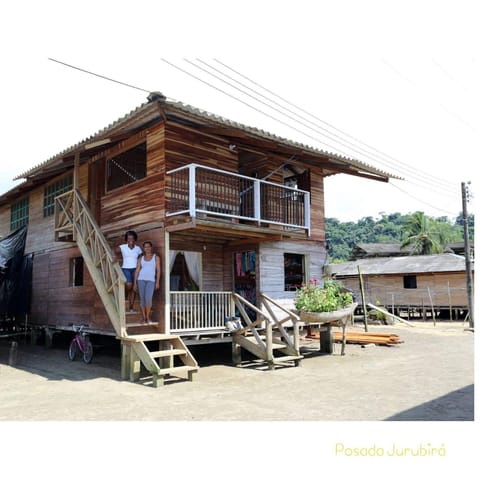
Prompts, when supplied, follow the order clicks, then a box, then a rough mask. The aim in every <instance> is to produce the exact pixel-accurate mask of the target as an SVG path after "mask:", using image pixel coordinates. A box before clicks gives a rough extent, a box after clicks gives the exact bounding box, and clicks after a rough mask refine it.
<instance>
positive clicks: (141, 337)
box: [122, 324, 178, 343]
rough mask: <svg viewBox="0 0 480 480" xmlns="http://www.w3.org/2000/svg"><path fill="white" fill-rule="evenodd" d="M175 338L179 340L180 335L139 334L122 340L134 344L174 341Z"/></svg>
mask: <svg viewBox="0 0 480 480" xmlns="http://www.w3.org/2000/svg"><path fill="white" fill-rule="evenodd" d="M144 325H145V324H144ZM150 325H152V324H150ZM175 338H178V335H168V334H165V333H139V334H134V335H128V336H127V337H124V338H122V341H126V342H132V343H133V342H153V341H155V340H173V339H175Z"/></svg>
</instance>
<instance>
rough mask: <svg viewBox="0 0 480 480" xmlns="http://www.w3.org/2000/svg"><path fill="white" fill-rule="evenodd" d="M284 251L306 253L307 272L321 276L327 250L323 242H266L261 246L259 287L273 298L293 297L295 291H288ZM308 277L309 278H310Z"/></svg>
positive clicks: (311, 276) (315, 276) (313, 275)
mask: <svg viewBox="0 0 480 480" xmlns="http://www.w3.org/2000/svg"><path fill="white" fill-rule="evenodd" d="M284 253H298V254H302V255H306V259H305V260H306V263H307V265H306V273H307V275H308V277H309V278H321V277H322V271H323V266H324V264H325V261H326V251H325V248H324V246H323V244H322V243H321V242H313V241H310V242H309V241H304V242H292V241H288V242H265V243H261V244H260V246H259V265H258V268H259V275H258V277H259V278H258V280H257V281H258V288H259V291H260V292H264V293H266V294H267V295H269V296H270V297H272V298H273V299H276V300H282V299H283V300H284V299H293V298H294V297H295V292H286V291H285V290H284V288H285V281H284V277H285V270H284V267H285V266H284V256H283V255H284ZM309 278H307V280H308V279H309Z"/></svg>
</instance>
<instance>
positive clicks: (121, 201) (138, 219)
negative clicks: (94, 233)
mask: <svg viewBox="0 0 480 480" xmlns="http://www.w3.org/2000/svg"><path fill="white" fill-rule="evenodd" d="M146 142H147V175H146V177H145V178H143V179H141V180H138V181H136V182H134V183H131V184H129V185H125V186H123V187H120V188H116V189H115V190H112V191H111V192H108V193H107V194H106V195H104V196H103V198H102V207H101V227H102V231H103V232H104V233H105V234H107V235H108V234H114V233H117V232H121V231H125V230H129V229H133V230H136V229H138V228H139V227H141V226H142V225H147V224H157V225H159V224H161V223H162V222H163V217H164V213H165V210H164V204H165V202H164V191H165V162H164V149H163V146H164V142H165V126H164V124H163V123H161V124H158V125H155V126H154V127H152V128H150V129H148V130H147V132H146Z"/></svg>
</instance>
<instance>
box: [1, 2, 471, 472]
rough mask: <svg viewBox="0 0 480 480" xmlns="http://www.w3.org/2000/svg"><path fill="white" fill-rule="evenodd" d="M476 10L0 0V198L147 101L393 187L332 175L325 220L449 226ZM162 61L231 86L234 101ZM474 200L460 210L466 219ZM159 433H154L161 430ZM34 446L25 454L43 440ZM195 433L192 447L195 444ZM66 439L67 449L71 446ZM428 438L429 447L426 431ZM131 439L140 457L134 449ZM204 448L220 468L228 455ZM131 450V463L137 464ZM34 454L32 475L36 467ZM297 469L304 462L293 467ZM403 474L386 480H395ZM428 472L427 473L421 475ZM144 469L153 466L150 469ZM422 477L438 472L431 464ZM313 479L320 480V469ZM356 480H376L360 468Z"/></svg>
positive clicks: (465, 144)
mask: <svg viewBox="0 0 480 480" xmlns="http://www.w3.org/2000/svg"><path fill="white" fill-rule="evenodd" d="M476 9H477V7H476V2H475V1H464V0H456V1H455V2H453V1H442V0H440V1H435V2H433V1H422V0H416V1H411V0H404V1H401V2H399V1H398V2H394V1H385V0H384V1H373V0H364V1H361V2H360V1H351V0H350V1H346V0H335V1H333V0H332V1H322V0H318V1H311V2H308V1H305V0H296V1H295V2H292V1H284V0H277V1H276V2H267V1H261V0H256V1H251V0H243V1H242V2H226V1H223V2H221V1H169V2H164V1H142V0H137V1H135V2H131V1H130V2H127V1H125V0H117V1H115V2H113V1H101V0H95V1H91V0H84V1H82V2H66V1H62V2H61V1H51V0H43V1H42V2H35V1H28V0H27V1H21V0H19V1H16V2H2V4H1V6H0V22H1V24H0V25H1V28H0V41H1V45H2V54H1V57H0V58H1V62H2V65H1V67H2V68H1V70H2V77H1V84H2V88H1V89H0V105H1V108H2V110H1V115H0V122H1V132H2V154H1V162H0V192H1V193H3V192H5V191H7V190H8V189H9V188H11V187H12V186H14V185H15V184H16V183H18V182H16V183H14V182H12V178H13V177H15V176H17V175H19V174H21V173H22V172H24V171H26V170H28V169H30V168H31V167H33V166H35V165H38V164H39V163H41V162H43V161H45V160H47V159H49V158H50V157H52V156H53V155H55V154H57V153H59V152H60V151H62V150H64V149H66V148H68V147H70V146H72V145H73V144H75V143H77V142H79V141H81V140H83V139H84V138H86V137H88V136H90V135H92V134H94V133H95V132H97V131H98V130H100V129H102V128H104V127H106V126H107V125H109V124H110V123H111V122H113V121H115V120H116V119H118V118H119V117H121V116H123V115H125V114H126V113H128V112H129V111H131V110H132V109H134V108H136V107H137V106H139V105H140V104H142V103H143V102H144V101H145V100H146V97H147V92H148V91H155V90H156V91H161V92H162V93H163V94H164V95H166V96H167V97H168V98H171V99H174V100H179V101H182V102H184V103H188V104H190V105H193V106H195V107H198V108H202V109H205V110H207V111H209V112H212V113H215V114H218V115H222V116H225V117H227V118H229V119H232V120H235V121H238V122H242V123H245V124H247V125H251V126H255V127H259V128H262V129H264V130H267V131H269V132H271V133H275V134H277V135H280V136H284V137H287V138H289V139H292V140H297V141H300V142H302V143H306V144H309V145H312V146H316V147H318V148H321V149H324V150H327V151H330V152H333V153H339V154H341V155H345V154H347V155H349V156H353V157H355V158H358V159H359V160H362V161H364V162H366V163H368V164H370V165H373V166H376V167H378V168H381V169H382V170H385V171H387V172H390V173H393V174H396V175H399V176H401V177H405V180H403V181H392V182H391V183H389V184H382V183H379V182H374V181H369V180H364V179H360V178H357V177H349V176H345V175H337V176H334V177H332V178H328V179H327V180H326V182H325V203H326V215H327V216H328V217H335V218H338V219H339V220H341V221H356V220H358V219H360V218H363V217H368V216H371V217H374V218H379V217H380V216H381V214H382V212H383V213H394V212H400V213H405V214H406V213H410V212H414V211H417V210H421V211H424V212H425V213H426V214H428V215H432V216H435V217H437V216H447V217H449V218H454V217H455V216H456V215H458V214H459V212H460V210H461V204H462V202H461V193H460V184H461V182H469V181H471V182H472V183H471V185H470V187H469V188H470V192H471V193H472V194H473V195H475V193H476V192H475V190H476V182H475V180H476V179H475V178H474V174H473V167H474V165H475V164H476V163H477V162H478V158H479V152H480V145H479V133H480V120H479V112H480V97H479V88H478V86H479V85H480V59H479V51H480V49H479V45H480V38H479V36H480V29H479V28H478V18H479V17H478V14H477V11H476ZM49 58H52V59H55V60H59V61H61V62H65V63H68V64H70V65H74V66H76V67H79V68H82V69H85V70H88V71H91V72H94V73H97V74H99V75H103V76H106V77H109V78H111V79H114V80H117V81H120V82H124V83H126V84H129V85H131V86H133V87H136V88H132V87H127V86H125V85H121V84H119V83H114V82H112V81H107V80H105V79H102V78H99V77H97V76H93V75H89V74H86V73H83V72H80V71H79V70H76V69H72V68H68V67H65V66H64V65H61V64H59V63H57V62H54V61H52V60H49ZM162 59H165V60H167V61H168V62H170V64H168V63H166V62H165V61H163V60H162ZM196 59H200V60H201V61H203V62H206V63H207V64H209V65H212V66H215V67H216V68H219V67H221V64H220V63H218V62H217V60H218V61H220V62H222V64H223V65H227V66H228V67H230V68H231V69H234V70H236V71H237V72H240V73H241V74H242V75H244V76H245V77H248V78H249V79H251V80H254V81H255V82H256V84H257V86H254V85H253V84H251V83H248V85H249V86H250V87H254V90H255V91H257V92H258V91H260V92H263V94H264V95H267V92H266V91H265V90H261V89H260V87H258V85H261V86H262V87H264V88H267V89H268V90H270V91H271V92H275V94H277V95H279V97H281V98H282V99H285V100H287V101H288V102H290V104H289V107H288V108H290V109H291V108H294V107H292V106H291V104H293V105H295V106H298V107H301V108H302V110H303V112H302V113H301V115H302V116H307V118H308V121H307V122H308V123H307V125H308V126H309V127H307V126H305V125H302V124H299V123H298V122H296V121H294V120H292V119H289V118H287V117H285V116H282V115H281V114H279V113H278V112H275V111H273V110H272V109H269V108H267V107H266V106H265V105H262V104H259V103H258V102H256V101H254V100H253V99H252V98H250V97H247V96H245V94H242V93H240V92H238V91H235V90H233V89H231V88H229V87H228V86H227V85H225V84H223V83H221V82H219V81H218V80H216V79H214V78H213V77H211V76H209V75H207V74H206V73H205V72H202V71H201V70H199V69H198V68H197V67H195V66H193V65H192V64H191V63H188V61H189V62H193V63H195V64H196V65H203V66H204V67H205V64H200V63H199V61H198V60H196ZM187 60H188V61H187ZM171 64H174V65H176V66H177V67H180V68H182V69H184V70H187V71H189V72H190V73H191V74H194V75H196V76H199V77H201V78H202V79H203V80H204V81H207V82H209V83H212V84H215V85H216V86H217V88H221V89H225V90H228V91H229V92H230V94H231V95H235V96H238V97H239V98H240V99H241V100H242V101H243V102H244V103H241V102H239V101H238V100H234V99H233V98H231V97H229V96H226V95H225V94H223V93H221V92H220V91H218V90H216V89H214V88H211V87H210V86H208V85H206V84H205V83H202V82H201V81H199V80H196V79H194V78H192V77H191V76H189V75H187V74H185V73H183V72H181V71H180V70H178V69H177V68H175V67H173V66H172V65H171ZM206 68H207V69H208V67H206ZM225 68H226V67H222V71H223V72H224V73H226V72H227V70H226V69H225ZM210 71H212V70H211V69H210ZM229 74H232V72H231V70H230V71H229ZM223 78H225V77H223ZM235 78H237V79H238V78H239V77H238V76H237V77H235ZM242 81H244V80H242ZM237 85H238V84H237ZM249 92H250V93H252V92H251V91H250V90H249ZM257 98H258V97H257ZM269 98H271V97H269ZM275 98H276V101H278V102H280V103H281V104H282V105H283V106H285V103H284V102H283V101H282V100H280V99H279V98H278V97H275ZM245 103H247V104H251V105H252V106H255V109H253V108H251V106H248V105H246V104H245ZM269 104H270V105H271V103H269ZM259 110H260V111H259ZM262 111H263V113H262ZM282 111H283V112H285V110H283V109H282ZM295 112H296V113H299V110H297V109H295ZM305 112H307V113H305ZM265 113H267V114H268V115H265ZM310 115H314V116H315V118H313V117H311V116H310ZM272 117H275V118H272ZM295 118H297V119H298V117H295ZM279 120H280V121H279ZM312 120H313V121H314V125H312V123H311V121H312ZM301 121H302V122H304V123H305V120H301ZM286 124H287V125H286ZM312 126H313V128H314V130H312V129H311V128H310V127H312ZM332 128H334V130H332ZM324 129H327V132H326V131H325V130H324ZM332 132H333V134H334V135H332ZM325 134H327V135H329V136H330V137H331V138H327V137H326V136H325ZM345 134H348V136H345ZM339 137H340V138H339ZM332 138H333V139H332ZM353 139H355V140H353ZM339 141H340V142H341V143H339ZM358 141H360V142H361V143H358ZM372 148H373V149H374V150H372ZM352 149H353V150H352ZM418 184H420V186H418ZM425 186H428V188H425ZM474 202H475V200H474V199H472V200H471V202H470V203H469V210H470V211H473V209H474V207H475V203H474ZM306 415H307V412H306ZM57 427H58V428H60V427H59V426H57ZM208 427H209V428H213V427H212V426H211V425H208ZM417 427H418V428H416V427H414V426H412V425H410V426H409V430H408V432H422V433H423V434H425V432H430V430H426V429H425V427H424V426H417ZM52 428H53V427H52ZM164 428H167V427H166V426H165V425H162V426H161V427H159V428H158V431H159V432H160V430H161V429H164ZM388 428H389V429H390V430H391V426H388ZM450 428H451V429H450V430H449V440H451V441H453V440H458V441H459V442H460V441H461V440H462V438H465V437H464V432H463V430H457V429H454V428H453V427H450ZM310 429H312V430H314V429H316V426H312V425H311V426H310ZM226 430H227V431H228V432H230V433H231V432H232V431H231V430H228V429H226ZM390 430H389V431H390ZM251 431H252V430H249V429H248V424H247V425H246V426H245V427H242V426H241V425H238V426H237V430H236V431H235V435H233V438H234V439H235V438H236V439H237V442H234V443H232V444H231V448H232V452H233V456H234V457H235V455H236V454H238V452H239V450H240V451H241V446H240V444H239V443H241V441H242V440H244V441H245V442H249V438H250V437H249V435H251ZM320 431H321V430H320ZM324 431H325V430H324ZM384 431H385V430H384V429H383V428H381V427H380V426H378V425H377V426H373V427H369V429H368V432H367V431H364V432H363V433H364V434H365V435H366V437H368V439H369V441H378V440H379V439H380V438H381V435H382V434H383V433H382V432H384ZM15 432H17V430H13V429H12V430H11V431H10V435H11V436H10V437H8V438H10V441H11V443H12V444H17V445H18V444H19V442H24V441H25V437H22V439H21V440H20V439H19V438H17V435H18V433H15ZM222 432H223V430H222ZM345 432H346V430H345V428H338V429H337V430H336V437H339V436H340V438H342V435H346V433H345ZM31 434H32V437H31V438H32V441H33V439H36V442H37V443H36V445H37V448H38V445H39V443H40V442H41V438H42V437H41V435H42V429H40V430H38V431H34V432H31ZM63 434H64V432H62V431H60V435H63ZM198 435H200V434H199V433H196V435H195V436H194V438H197V439H198V438H200V437H199V436H198ZM405 435H407V433H406V430H403V429H402V430H399V431H398V433H397V437H396V438H397V439H398V440H406V441H409V437H406V436H405ZM320 437H321V435H320V436H319V437H318V438H317V441H318V442H319V444H320V443H321V442H323V444H322V445H325V442H326V441H327V440H326V438H325V437H321V438H322V439H321V438H320ZM427 437H428V435H427ZM63 438H69V442H70V438H71V436H70V435H69V436H68V437H67V436H65V437H63ZM101 438H102V437H101V436H99V437H98V438H97V437H92V436H90V437H89V439H88V441H89V442H90V443H89V444H90V445H93V444H95V445H96V442H100V440H101ZM122 438H123V437H122ZM132 438H133V437H132ZM163 438H165V437H163ZM167 438H168V437H167ZM254 438H255V440H258V438H259V437H254ZM428 438H432V439H435V433H432V436H431V437H428ZM428 438H427V439H428ZM12 439H13V440H12ZM109 440H110V444H109V445H110V448H112V446H115V447H116V449H115V450H113V449H112V452H111V455H112V458H113V457H116V458H121V457H122V455H123V454H124V453H126V452H125V450H124V449H125V447H127V445H128V442H127V443H126V444H125V443H124V444H123V445H122V444H121V443H119V442H120V440H121V439H120V438H119V439H118V440H117V441H113V440H112V439H109ZM160 440H161V437H159V439H158V441H157V442H156V445H157V446H158V448H159V450H162V448H165V445H164V446H163V447H162V444H161V441H160ZM250 440H251V438H250ZM92 442H93V443H92ZM135 442H136V440H134V443H135ZM140 443H141V442H138V445H137V446H138V448H139V449H138V452H139V451H143V450H144V446H142V445H140ZM200 443H201V442H200ZM200 443H197V446H198V448H201V447H202V445H201V444H200ZM216 445H217V449H218V450H217V451H218V452H221V454H222V455H223V456H224V458H228V449H227V444H225V445H224V444H222V445H219V444H218V442H216ZM309 445H310V447H311V446H312V445H313V444H308V445H303V447H302V446H299V451H302V452H304V453H305V452H306V450H305V449H306V448H307V447H308V451H309V452H310V451H311V453H312V454H314V451H313V450H311V448H310V447H309ZM412 446H414V445H412ZM60 447H61V448H67V446H66V445H61V446H59V448H60ZM106 448H107V446H106V445H105V442H103V443H101V444H100V443H99V449H101V450H102V451H105V450H104V449H106ZM267 448H268V446H267V445H264V446H259V447H258V449H257V453H258V454H259V455H260V456H262V454H263V453H265V451H266V450H265V449H267ZM325 448H326V447H324V448H323V450H321V449H320V452H321V453H320V455H322V454H323V455H324V457H325V458H324V462H325V465H327V464H328V465H332V462H333V463H334V462H335V461H336V460H335V459H332V458H331V456H330V457H329V455H328V454H327V452H326V450H325ZM89 450H90V451H92V450H94V448H90V449H89ZM37 451H38V452H41V451H42V450H37ZM19 452H21V450H19ZM138 452H137V453H134V454H133V457H135V458H137V455H138V454H139V453H138ZM273 453H275V452H272V454H273ZM276 453H278V452H276ZM12 454H13V452H12ZM64 454H65V455H64V456H65V457H66V458H68V451H65V452H64ZM37 455H38V464H42V462H43V457H41V456H39V455H40V453H38V454H37ZM129 455H131V454H130V453H129ZM29 458H36V457H29ZM71 459H72V460H74V459H75V456H74V455H71ZM18 461H19V462H21V461H22V460H21V459H20V458H19V459H18ZM277 461H279V462H282V458H281V457H279V458H278V460H277ZM299 461H301V462H308V459H307V458H306V457H305V456H302V455H301V456H300V457H299ZM432 462H433V460H432ZM17 463H18V462H17ZM147 463H148V462H147ZM38 464H37V465H38ZM405 465H406V463H405V464H404V465H403V466H399V470H398V471H401V472H404V470H403V469H404V468H407V467H406V466H405ZM432 465H433V463H432V464H430V467H429V468H427V470H426V471H429V472H430V473H431V472H432ZM151 466H153V469H154V470H157V469H158V470H161V469H162V468H163V467H161V468H160V465H159V464H158V463H155V462H154V464H152V465H151ZM424 466H425V467H426V466H427V465H426V464H424ZM184 467H186V465H184ZM433 467H435V469H437V467H438V468H439V469H440V470H441V466H439V465H437V464H436V463H435V465H433ZM315 471H316V472H317V473H318V474H319V475H320V473H321V472H322V468H321V465H318V469H317V467H315ZM162 472H163V470H162ZM337 472H338V470H337ZM158 473H159V474H160V471H159V472H158ZM369 478H375V477H374V476H372V470H369Z"/></svg>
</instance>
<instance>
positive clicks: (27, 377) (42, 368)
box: [0, 321, 474, 421]
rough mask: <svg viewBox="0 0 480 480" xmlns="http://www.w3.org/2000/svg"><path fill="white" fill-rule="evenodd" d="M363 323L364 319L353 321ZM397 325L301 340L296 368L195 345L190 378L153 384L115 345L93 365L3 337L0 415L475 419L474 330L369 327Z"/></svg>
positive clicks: (60, 350)
mask: <svg viewBox="0 0 480 480" xmlns="http://www.w3.org/2000/svg"><path fill="white" fill-rule="evenodd" d="M352 329H355V330H358V331H362V327H361V326H356V327H351V328H350V330H352ZM369 330H370V331H372V332H384V333H396V334H398V335H399V336H400V339H401V340H403V342H404V343H401V344H400V345H395V346H391V347H385V346H369V347H366V348H362V347H361V346H359V345H350V344H349V345H347V348H346V355H345V356H343V357H342V356H341V355H340V345H336V346H335V352H334V354H333V355H322V354H320V353H319V352H318V346H319V345H318V341H316V340H309V339H305V338H304V339H302V353H303V354H304V356H305V359H304V360H303V361H302V364H301V366H300V367H298V368H293V367H285V368H277V369H276V370H274V371H268V370H267V369H265V368H264V367H263V366H262V365H259V364H258V363H256V362H254V361H250V362H247V363H246V364H245V365H244V366H242V367H236V368H235V367H233V366H232V365H231V357H230V345H228V344H223V345H222V344H221V345H216V346H213V345H210V346H196V347H192V352H193V353H194V355H195V356H196V358H197V360H198V361H199V364H200V366H201V368H200V370H199V372H198V373H197V374H196V375H194V380H193V382H188V381H183V380H180V381H178V380H172V381H169V382H167V383H166V385H164V386H163V387H160V388H157V389H155V388H153V387H151V385H149V383H148V382H144V383H142V382H140V383H130V382H128V381H121V379H120V354H119V348H118V347H117V346H114V347H112V346H110V347H108V346H96V348H95V356H94V360H93V363H92V364H90V365H86V364H84V363H83V362H82V361H80V360H77V361H75V362H70V361H69V360H68V359H67V355H66V343H65V340H62V341H55V342H54V345H53V347H52V348H50V349H45V348H44V347H43V346H31V345H29V344H28V343H22V342H21V340H19V346H18V353H17V361H16V364H15V366H9V365H8V364H7V363H8V357H9V349H10V341H7V340H2V341H0V420H33V421H36V420H117V421H118V420H137V421H144V420H150V421H156V420H211V421H217V420H247V421H258V420H283V421H285V420H288V421H291V420H313V421H317V420H321V421H329V420H336V421H357V420H370V421H371V420H415V421H439V420H440V421H441V420H456V421H459V420H460V421H462V420H473V419H474V391H473V384H474V335H473V333H472V332H467V331H464V328H463V324H462V323H457V322H448V321H447V322H441V323H440V322H437V325H436V326H433V324H432V323H424V322H417V323H416V327H414V328H412V327H408V326H406V325H404V324H396V325H393V326H376V325H370V326H369Z"/></svg>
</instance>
